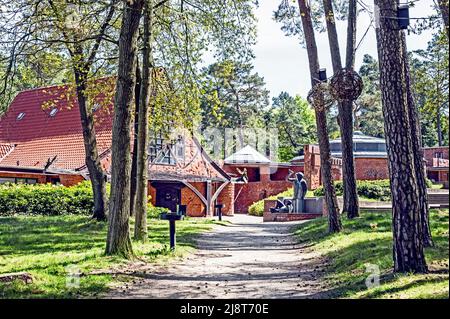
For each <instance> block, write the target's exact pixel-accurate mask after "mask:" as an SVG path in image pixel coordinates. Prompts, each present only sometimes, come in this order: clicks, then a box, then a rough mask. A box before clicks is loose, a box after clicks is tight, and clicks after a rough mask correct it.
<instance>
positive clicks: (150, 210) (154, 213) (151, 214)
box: [147, 196, 170, 219]
mask: <svg viewBox="0 0 450 319" xmlns="http://www.w3.org/2000/svg"><path fill="white" fill-rule="evenodd" d="M162 213H170V209H168V208H164V207H156V206H153V204H152V203H151V197H150V196H149V197H148V204H147V217H148V218H154V219H158V218H159V215H161V214H162Z"/></svg>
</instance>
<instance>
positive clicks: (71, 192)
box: [0, 181, 167, 218]
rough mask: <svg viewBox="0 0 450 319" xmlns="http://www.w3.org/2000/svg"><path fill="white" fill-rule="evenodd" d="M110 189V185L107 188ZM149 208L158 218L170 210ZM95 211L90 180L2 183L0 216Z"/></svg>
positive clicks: (148, 210) (89, 212) (48, 214)
mask: <svg viewBox="0 0 450 319" xmlns="http://www.w3.org/2000/svg"><path fill="white" fill-rule="evenodd" d="M107 192H109V185H108V187H107ZM150 199H151V198H150V197H149V204H148V207H147V213H148V214H147V215H148V217H149V218H158V217H159V215H160V214H161V213H163V212H166V211H167V209H165V208H160V207H155V206H153V205H152V204H151V202H150ZM93 210H94V199H93V193H92V188H91V183H90V182H88V181H86V182H82V183H80V184H78V185H76V186H72V187H65V186H61V185H52V184H33V185H27V184H3V185H0V216H12V215H29V216H36V215H44V216H58V215H86V216H89V215H91V214H92V212H93Z"/></svg>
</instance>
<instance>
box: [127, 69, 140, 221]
mask: <svg viewBox="0 0 450 319" xmlns="http://www.w3.org/2000/svg"><path fill="white" fill-rule="evenodd" d="M136 64H137V65H136V86H135V89H134V95H135V99H134V134H133V136H134V143H133V158H132V162H131V185H130V216H133V215H134V210H135V206H136V188H137V144H138V136H137V135H138V131H139V104H140V97H139V96H140V91H141V81H142V79H141V70H140V68H139V61H137V62H136Z"/></svg>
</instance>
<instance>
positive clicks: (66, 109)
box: [0, 86, 113, 170]
mask: <svg viewBox="0 0 450 319" xmlns="http://www.w3.org/2000/svg"><path fill="white" fill-rule="evenodd" d="M64 96H66V98H62V97H64ZM98 100H101V96H99V97H98ZM49 101H53V104H54V105H52V107H55V108H57V109H58V112H57V113H56V115H55V116H53V117H52V116H50V112H51V110H52V108H49V107H45V105H46V103H48V102H49ZM112 105H113V104H112V103H109V104H107V105H105V107H104V108H100V109H99V110H98V111H96V112H95V115H94V116H95V118H96V122H95V123H96V124H95V129H96V133H97V145H98V151H99V153H103V152H104V151H106V150H108V149H109V148H110V147H111V137H112V131H111V130H112V116H111V110H112ZM21 113H24V114H25V115H24V116H23V118H22V119H20V120H18V116H19V114H21ZM0 143H1V144H4V145H7V144H9V145H11V144H15V145H16V146H15V148H14V150H13V151H12V152H10V153H9V154H5V155H6V156H5V158H3V156H2V154H3V152H4V149H5V150H6V147H1V148H0V165H1V166H15V167H17V166H19V167H36V168H44V167H45V165H46V163H47V161H48V159H53V158H54V157H55V156H57V159H56V161H55V162H54V164H53V165H52V166H51V167H52V168H59V169H72V170H73V169H77V168H79V167H81V166H83V165H84V163H85V152H84V143H83V131H82V128H81V121H80V112H79V108H78V102H77V100H76V98H75V96H74V95H73V94H70V93H68V87H67V86H55V87H50V88H39V89H34V90H28V91H23V92H21V93H19V94H18V95H17V96H16V98H15V99H14V101H13V102H12V104H11V106H10V108H9V110H8V112H7V113H6V114H5V115H4V116H2V117H1V118H0Z"/></svg>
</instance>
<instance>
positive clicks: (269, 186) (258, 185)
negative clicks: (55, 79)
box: [234, 181, 292, 213]
mask: <svg viewBox="0 0 450 319" xmlns="http://www.w3.org/2000/svg"><path fill="white" fill-rule="evenodd" d="M290 187H292V183H291V182H286V181H266V182H254V183H248V184H236V185H235V196H238V197H237V199H236V201H235V202H234V211H235V213H248V207H249V206H250V205H251V204H253V203H255V202H257V201H259V200H261V199H264V198H267V197H269V196H273V195H277V194H279V193H281V192H284V191H285V190H287V189H288V188H290ZM241 189H242V190H241ZM238 194H239V195H238Z"/></svg>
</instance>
